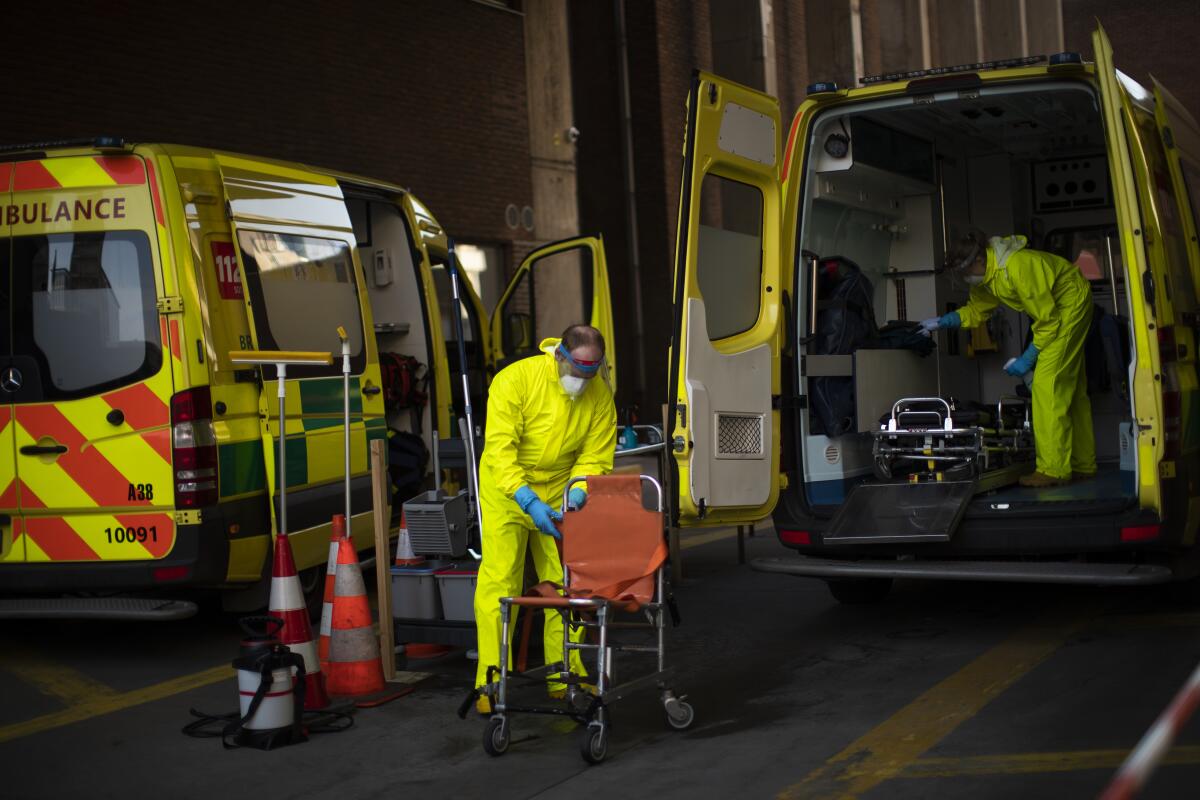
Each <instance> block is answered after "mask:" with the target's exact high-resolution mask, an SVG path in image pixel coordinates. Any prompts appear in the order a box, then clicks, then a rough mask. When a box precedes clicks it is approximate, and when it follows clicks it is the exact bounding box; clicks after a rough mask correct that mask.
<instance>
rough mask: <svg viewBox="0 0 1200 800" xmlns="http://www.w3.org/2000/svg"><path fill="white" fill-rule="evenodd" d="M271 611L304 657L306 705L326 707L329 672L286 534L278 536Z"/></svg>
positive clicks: (289, 642)
mask: <svg viewBox="0 0 1200 800" xmlns="http://www.w3.org/2000/svg"><path fill="white" fill-rule="evenodd" d="M268 613H270V615H271V616H272V617H275V618H276V619H278V620H280V621H281V622H283V628H281V629H280V631H279V641H280V642H282V643H283V644H286V645H287V646H288V647H289V648H291V650H292V652H295V653H300V654H301V655H302V656H303V657H304V707H305V708H307V709H316V708H325V706H327V705H329V695H328V694H326V693H325V675H324V674H323V673H322V672H321V661H320V659H319V658H318V657H317V643H316V641H314V640H313V635H312V626H311V625H310V624H309V623H308V607H307V606H306V605H305V603H304V591H303V590H302V589H301V588H300V576H299V575H298V574H297V573H296V559H295V558H293V557H292V545H291V542H289V541H288V537H286V536H276V537H275V560H274V562H273V563H272V565H271V605H270V611H269V612H268Z"/></svg>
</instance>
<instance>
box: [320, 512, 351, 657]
mask: <svg viewBox="0 0 1200 800" xmlns="http://www.w3.org/2000/svg"><path fill="white" fill-rule="evenodd" d="M332 528H333V531H332V533H330V534H329V558H327V559H326V561H325V599H324V601H323V602H322V604H321V633H320V634H319V636H318V638H317V657H318V658H319V659H320V660H321V671H322V672H325V673H328V672H329V631H330V627H329V626H330V624H331V623H332V622H333V584H334V578H335V576H336V575H337V560H338V542H340V541H341V540H342V539H345V538H346V517H345V515H344V514H334V515H333V525H332Z"/></svg>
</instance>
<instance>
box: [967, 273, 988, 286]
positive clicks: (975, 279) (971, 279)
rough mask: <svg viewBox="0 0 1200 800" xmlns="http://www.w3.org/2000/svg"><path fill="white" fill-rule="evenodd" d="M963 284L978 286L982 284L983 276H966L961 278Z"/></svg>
mask: <svg viewBox="0 0 1200 800" xmlns="http://www.w3.org/2000/svg"><path fill="white" fill-rule="evenodd" d="M963 282H964V283H966V284H967V286H978V285H979V284H981V283H983V276H982V275H966V276H964V277H963Z"/></svg>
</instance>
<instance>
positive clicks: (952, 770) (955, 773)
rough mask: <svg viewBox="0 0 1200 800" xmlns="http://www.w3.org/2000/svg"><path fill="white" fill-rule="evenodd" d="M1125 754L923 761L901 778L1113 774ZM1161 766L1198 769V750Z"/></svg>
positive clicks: (1180, 751) (1174, 752) (1178, 751)
mask: <svg viewBox="0 0 1200 800" xmlns="http://www.w3.org/2000/svg"><path fill="white" fill-rule="evenodd" d="M1128 755H1129V751H1128V750H1073V751H1067V752H1062V753H1015V754H1009V755H996V756H965V757H962V758H922V759H919V760H917V761H914V762H913V763H912V764H910V765H909V766H908V767H907V768H906V769H905V770H904V771H903V772H902V773H900V775H899V776H897V777H900V778H959V777H966V776H973V775H1027V774H1032V773H1038V772H1075V771H1078V770H1085V769H1104V770H1115V769H1116V768H1117V767H1119V766H1121V764H1122V763H1124V761H1125V758H1126V756H1128ZM1161 765H1162V766H1176V767H1179V766H1196V765H1200V746H1196V745H1186V746H1179V747H1175V748H1172V749H1171V751H1170V752H1168V753H1167V755H1166V757H1165V758H1164V759H1163V760H1162V762H1161Z"/></svg>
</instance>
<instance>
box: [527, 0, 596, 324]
mask: <svg viewBox="0 0 1200 800" xmlns="http://www.w3.org/2000/svg"><path fill="white" fill-rule="evenodd" d="M525 74H526V78H527V83H528V93H529V152H530V154H531V156H532V161H531V168H530V173H531V177H532V182H533V231H534V236H535V237H536V238H537V239H538V240H539V241H542V242H547V241H554V240H557V239H565V238H569V237H572V236H577V235H578V234H579V203H578V199H577V182H576V174H575V143H574V141H573V140H572V138H571V135H570V134H569V133H568V131H569V130H570V129H571V128H572V126H573V125H574V115H573V111H572V105H571V103H572V96H571V60H570V53H569V51H568V30H567V7H566V4H565V3H562V2H560V0H525ZM575 260H577V259H575ZM546 266H547V267H548V268H547V269H544V270H541V271H535V273H534V274H535V282H534V290H535V292H536V299H535V307H536V309H537V321H536V324H537V332H538V334H539V335H553V336H557V335H558V334H559V333H560V332H561V330H562V325H561V324H560V323H561V322H562V309H563V305H564V304H565V303H567V302H568V301H570V300H571V299H573V298H578V297H581V296H582V291H583V286H584V283H583V280H582V276H581V271H580V269H579V268H578V266H575V265H574V263H573V260H572V258H570V257H567V256H563V257H559V258H556V259H555V260H554V261H553V262H552V263H547V265H546ZM571 306H572V307H574V303H571ZM573 321H574V322H586V321H587V320H582V319H576V320H573ZM555 328H557V330H555Z"/></svg>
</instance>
